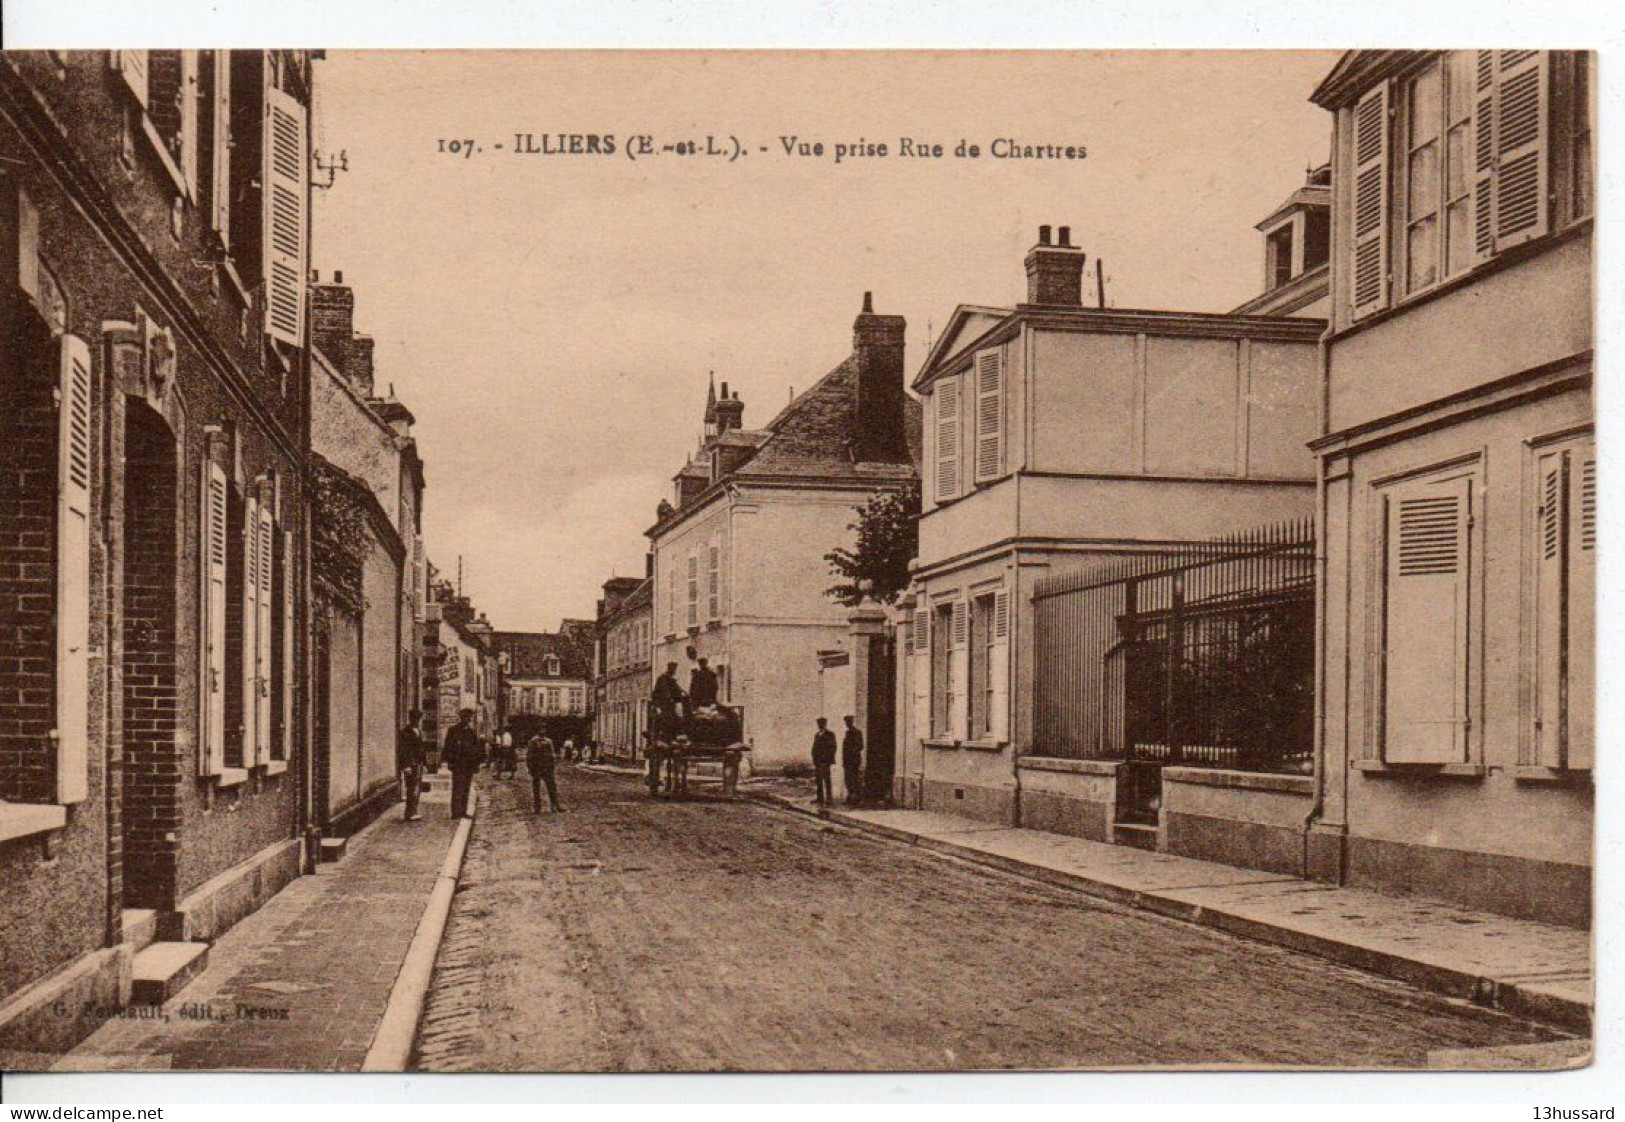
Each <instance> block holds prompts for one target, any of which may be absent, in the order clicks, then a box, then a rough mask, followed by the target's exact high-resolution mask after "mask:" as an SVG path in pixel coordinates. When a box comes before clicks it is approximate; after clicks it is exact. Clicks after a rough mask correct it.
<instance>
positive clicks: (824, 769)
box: [812, 717, 835, 806]
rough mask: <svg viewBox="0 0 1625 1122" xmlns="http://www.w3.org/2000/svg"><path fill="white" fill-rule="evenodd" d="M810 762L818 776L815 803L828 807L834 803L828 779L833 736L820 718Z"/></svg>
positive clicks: (831, 786)
mask: <svg viewBox="0 0 1625 1122" xmlns="http://www.w3.org/2000/svg"><path fill="white" fill-rule="evenodd" d="M812 761H813V771H814V772H816V773H817V776H818V795H817V800H816V801H817V803H818V805H819V806H828V805H829V804H830V803H832V802H834V801H835V799H834V795H833V784H832V782H831V777H830V769H832V768H833V767H834V766H835V734H834V733H833V732H831V731H830V730H829V722H828V721H826V720H824V718H822V717H820V718H818V731H817V732H816V733H814V734H813V742H812Z"/></svg>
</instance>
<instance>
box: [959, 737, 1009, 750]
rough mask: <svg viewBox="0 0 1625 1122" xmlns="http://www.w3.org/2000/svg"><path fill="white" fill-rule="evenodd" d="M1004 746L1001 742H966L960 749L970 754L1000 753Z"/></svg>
mask: <svg viewBox="0 0 1625 1122" xmlns="http://www.w3.org/2000/svg"><path fill="white" fill-rule="evenodd" d="M1004 745H1005V742H1004V741H1002V740H967V741H965V742H964V743H963V744H961V745H960V747H961V748H964V749H966V750H968V751H971V752H1002V751H1004Z"/></svg>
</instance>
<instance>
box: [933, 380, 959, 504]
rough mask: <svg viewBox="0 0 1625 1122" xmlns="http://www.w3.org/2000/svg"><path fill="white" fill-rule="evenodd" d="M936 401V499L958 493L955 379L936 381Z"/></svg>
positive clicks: (956, 393) (948, 497) (957, 426)
mask: <svg viewBox="0 0 1625 1122" xmlns="http://www.w3.org/2000/svg"><path fill="white" fill-rule="evenodd" d="M931 396H932V398H933V399H934V401H935V403H936V448H937V488H936V490H937V501H938V502H941V501H942V500H944V499H951V498H954V497H955V496H957V495H958V494H959V378H958V377H957V376H955V377H953V378H943V379H941V380H940V381H938V382H937V386H936V389H935V391H934V392H933V393H932V395H931Z"/></svg>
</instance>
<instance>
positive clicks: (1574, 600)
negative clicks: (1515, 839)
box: [1564, 445, 1597, 768]
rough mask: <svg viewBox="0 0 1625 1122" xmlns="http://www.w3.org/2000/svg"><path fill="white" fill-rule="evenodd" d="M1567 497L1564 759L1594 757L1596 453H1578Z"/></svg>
mask: <svg viewBox="0 0 1625 1122" xmlns="http://www.w3.org/2000/svg"><path fill="white" fill-rule="evenodd" d="M1569 478H1570V481H1571V484H1572V485H1571V493H1570V498H1569V511H1570V513H1569V525H1570V526H1572V527H1573V532H1572V533H1571V535H1570V539H1569V540H1570V554H1569V636H1568V699H1567V700H1568V712H1567V716H1568V751H1567V754H1566V758H1565V761H1564V762H1565V764H1566V765H1567V766H1568V767H1571V768H1590V767H1592V766H1593V765H1594V764H1595V762H1596V720H1595V713H1594V710H1595V707H1596V704H1597V696H1596V692H1597V669H1596V667H1597V455H1596V451H1595V449H1594V448H1592V447H1591V446H1590V445H1587V446H1585V447H1584V448H1582V449H1580V450H1579V451H1577V452H1576V453H1575V458H1574V461H1573V469H1572V471H1571V473H1570V476H1569Z"/></svg>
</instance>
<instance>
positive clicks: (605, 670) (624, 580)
mask: <svg viewBox="0 0 1625 1122" xmlns="http://www.w3.org/2000/svg"><path fill="white" fill-rule="evenodd" d="M653 592H654V584H653V582H652V581H651V580H650V579H649V578H647V577H644V578H641V579H640V578H637V577H612V578H610V579H609V580H607V581H605V582H604V595H603V598H602V599H601V600H599V601H598V646H597V658H596V662H595V670H596V675H597V677H596V683H595V686H596V693H597V697H598V701H597V705H596V713H595V715H594V722H593V735H594V737H596V738H597V740H598V742H599V744H600V745H601V746H602V749H603V751H604V753H605V754H607V755H608V756H610V757H612V758H615V759H619V760H625V761H627V762H631V761H634V760H636V759H637V758H638V757H639V754H640V753H641V751H642V749H643V733H644V731H645V730H646V729H647V728H648V727H649V715H648V707H649V689H650V676H649V651H650V645H651V643H652V641H653V632H652V630H651V629H652V624H653V614H652V608H653Z"/></svg>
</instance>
